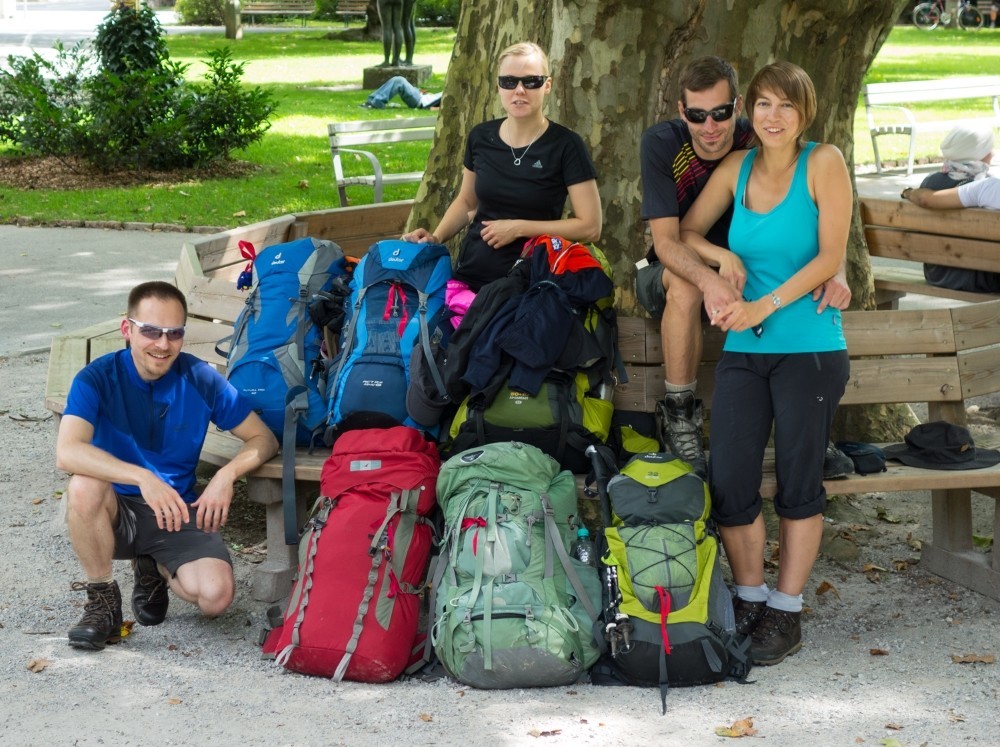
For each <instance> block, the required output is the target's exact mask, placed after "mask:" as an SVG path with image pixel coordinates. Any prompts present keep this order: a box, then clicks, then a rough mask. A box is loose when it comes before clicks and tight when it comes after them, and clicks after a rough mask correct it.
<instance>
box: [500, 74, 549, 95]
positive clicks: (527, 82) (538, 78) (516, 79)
mask: <svg viewBox="0 0 1000 747" xmlns="http://www.w3.org/2000/svg"><path fill="white" fill-rule="evenodd" d="M548 79H549V76H547V75H522V76H517V75H501V76H500V77H499V78H497V85H498V86H500V87H501V88H502V89H504V90H505V91H513V90H514V89H515V88H517V84H518V83H520V84H521V85H522V86H524V87H525V88H528V89H532V88H541V87H542V86H544V85H545V81H547V80H548Z"/></svg>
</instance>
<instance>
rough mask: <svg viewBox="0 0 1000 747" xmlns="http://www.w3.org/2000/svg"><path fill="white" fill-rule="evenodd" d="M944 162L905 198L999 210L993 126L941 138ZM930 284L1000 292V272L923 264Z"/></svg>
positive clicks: (935, 205) (964, 128) (939, 206)
mask: <svg viewBox="0 0 1000 747" xmlns="http://www.w3.org/2000/svg"><path fill="white" fill-rule="evenodd" d="M941 154H942V155H943V156H944V165H943V166H942V167H941V171H939V172H937V173H936V174H931V175H930V176H928V177H927V178H926V179H924V180H923V181H922V182H921V183H920V187H919V188H918V189H913V188H912V187H907V188H906V189H904V190H903V192H902V193H901V195H900V196H901V197H902V198H903V199H904V200H910V202H912V203H914V204H916V205H919V206H920V207H925V208H931V209H934V210H947V209H954V208H970V207H978V208H988V209H991V210H1000V179H997V178H995V177H992V176H990V174H989V169H990V161H991V160H992V159H993V129H992V128H991V127H990V126H989V125H983V126H981V127H976V126H972V125H959V126H957V127H956V128H955V129H953V130H952V131H951V132H949V133H948V134H947V135H946V136H945V138H944V140H942V141H941ZM924 277H925V278H926V279H927V282H928V283H930V284H931V285H935V286H937V287H939V288H951V289H952V290H961V291H972V292H975V293H1000V273H996V272H983V271H980V270H967V269H962V268H959V267H945V266H943V265H932V264H925V265H924Z"/></svg>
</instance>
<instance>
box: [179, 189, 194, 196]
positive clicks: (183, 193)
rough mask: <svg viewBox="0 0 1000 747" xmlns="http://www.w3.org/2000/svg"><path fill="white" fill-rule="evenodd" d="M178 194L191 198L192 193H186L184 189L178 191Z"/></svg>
mask: <svg viewBox="0 0 1000 747" xmlns="http://www.w3.org/2000/svg"><path fill="white" fill-rule="evenodd" d="M177 194H179V195H184V196H185V197H190V196H191V193H190V192H185V191H184V190H183V189H178V190H177Z"/></svg>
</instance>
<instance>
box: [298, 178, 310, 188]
mask: <svg viewBox="0 0 1000 747" xmlns="http://www.w3.org/2000/svg"><path fill="white" fill-rule="evenodd" d="M298 187H299V189H309V180H308V179H302V180H301V181H299V184H298Z"/></svg>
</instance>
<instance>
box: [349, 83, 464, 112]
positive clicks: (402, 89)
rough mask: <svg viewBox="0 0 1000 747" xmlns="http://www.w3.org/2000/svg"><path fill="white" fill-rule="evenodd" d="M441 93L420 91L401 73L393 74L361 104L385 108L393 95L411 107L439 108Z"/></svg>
mask: <svg viewBox="0 0 1000 747" xmlns="http://www.w3.org/2000/svg"><path fill="white" fill-rule="evenodd" d="M443 95H444V94H443V93H441V92H440V91H439V92H438V93H427V92H426V91H422V90H420V89H419V88H417V87H416V86H415V85H413V84H412V83H410V81H408V80H407V79H406V78H404V77H403V76H402V75H394V76H392V77H391V78H389V80H387V81H386V82H385V83H383V84H382V85H381V86H379V87H378V88H377V89H376V90H375V91H373V92H372V93H370V94H369V95H368V98H367V99H365V103H363V104H362V105H361V106H363V107H364V108H365V109H385V105H386V104H387V103H388V102H389V101H390V100H391V99H392V98H393V97H395V96H399V98H401V99H402V100H403V103H404V104H406V105H407V106H408V107H410V108H411V109H439V108H440V107H441V96H443Z"/></svg>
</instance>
